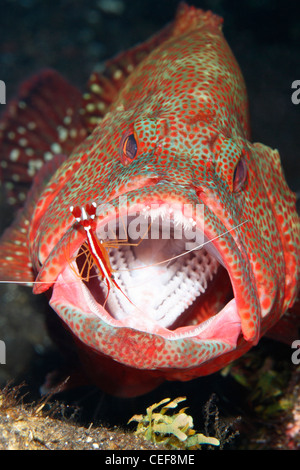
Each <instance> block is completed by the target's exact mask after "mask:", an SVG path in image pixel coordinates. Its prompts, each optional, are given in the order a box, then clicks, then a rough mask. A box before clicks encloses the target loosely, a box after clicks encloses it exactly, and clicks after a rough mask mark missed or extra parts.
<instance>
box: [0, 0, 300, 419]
mask: <svg viewBox="0 0 300 470" xmlns="http://www.w3.org/2000/svg"><path fill="white" fill-rule="evenodd" d="M179 3H180V2H179V1H178V0H126V1H125V0H123V1H122V0H115V1H113V0H108V1H107V0H105V1H104V0H98V1H96V0H77V1H74V0H62V1H55V0H54V1H53V0H0V79H1V80H4V81H5V83H6V87H7V98H8V99H9V98H11V97H13V96H14V95H15V94H16V92H17V88H18V85H19V84H20V83H21V82H22V81H23V80H24V79H26V78H28V77H29V76H30V75H32V74H34V73H36V72H38V71H39V70H40V69H42V68H44V67H52V68H54V69H57V70H58V71H59V72H61V73H62V74H63V75H64V76H65V77H66V78H68V79H69V80H70V81H71V82H72V83H73V84H75V85H77V86H78V87H80V88H81V89H82V90H84V87H85V83H86V81H87V79H88V77H89V75H90V74H91V72H92V71H93V70H94V69H95V68H96V69H97V67H99V65H100V64H101V62H103V61H104V60H105V59H108V58H110V57H111V56H113V55H115V54H116V53H118V52H119V51H120V50H124V49H126V48H128V47H131V46H133V45H134V44H136V43H137V42H142V41H143V40H145V39H147V38H148V37H149V36H150V35H151V34H153V33H155V32H156V31H157V30H159V29H160V28H161V27H162V26H164V25H165V24H166V23H167V22H169V21H171V20H172V18H173V17H174V14H175V11H176V7H177V5H178V4H179ZM188 3H190V4H193V5H195V6H197V7H201V8H203V9H212V10H213V11H214V12H215V13H218V14H220V15H221V16H223V17H224V33H225V37H226V38H227V40H228V42H229V44H230V46H231V48H232V50H233V52H234V54H235V56H236V57H237V60H238V62H239V64H240V66H241V69H242V71H243V73H244V77H245V80H246V84H247V87H248V92H249V101H250V113H251V124H252V136H253V140H254V141H260V142H262V143H264V144H266V145H269V146H271V147H275V148H278V149H279V151H280V154H281V157H282V163H283V167H284V170H285V173H286V177H287V180H288V182H289V184H290V186H291V187H292V189H293V190H294V191H297V192H299V193H300V158H299V152H300V151H299V144H300V137H299V124H300V119H299V117H300V104H299V105H298V106H296V105H294V104H292V102H291V94H292V90H291V84H292V82H293V81H294V80H297V79H298V80H300V60H299V55H300V2H298V1H292V0H286V1H283V0H276V1H275V0H245V1H238V0H232V1H229V0H203V1H199V0H198V1H197V0H194V1H193V2H192V1H190V2H188ZM0 106H1V108H0V111H1V109H2V107H3V110H4V109H5V106H4V105H0ZM0 214H1V217H0V219H1V226H2V227H4V226H5V225H7V223H8V220H9V219H10V218H11V214H10V210H9V209H8V208H7V207H6V206H5V200H4V201H3V202H2V205H1V206H0ZM45 304H46V302H45V299H44V298H42V297H41V298H39V297H34V296H33V295H32V294H31V291H30V289H26V288H25V287H17V286H14V285H10V286H1V289H0V339H4V340H5V343H6V346H7V364H6V365H5V366H3V365H1V366H0V385H1V384H4V383H6V382H7V381H8V380H10V379H12V378H14V379H17V380H21V379H25V380H26V381H27V382H29V384H31V385H32V384H33V385H32V387H33V388H34V387H35V389H36V390H37V388H38V386H39V385H40V384H41V383H42V382H43V377H44V375H45V370H52V368H53V367H55V364H56V360H57V359H56V356H55V355H54V356H53V355H52V353H51V354H50V353H49V350H51V342H50V340H49V338H48V336H47V334H46V332H45V327H44V319H43V315H42V313H43V310H44V309H45ZM272 347H273V348H274V346H272ZM275 349H276V351H277V355H278V354H279V356H280V354H281V350H280V348H279V346H278V347H277V346H276V347H275ZM278 351H279V352H278ZM283 354H286V350H285V352H283ZM194 383H196V385H194V387H196V388H194V390H193V389H192V388H191V384H182V386H181V387H179V386H175V385H174V386H173V384H172V385H171V384H167V385H166V387H167V388H166V389H165V390H166V391H162V389H159V391H158V395H156V396H155V397H151V398H147V401H146V403H147V405H149V404H151V403H154V401H155V400H160V399H162V398H164V397H165V396H169V395H170V396H172V397H175V396H178V395H180V394H184V395H186V394H190V400H191V401H192V402H195V401H197V400H198V398H197V397H198V396H199V400H200V395H201V394H200V392H201V393H203V389H206V388H207V391H206V393H204V397H203V398H201V400H200V401H202V403H205V400H207V397H209V395H210V393H211V390H217V389H220V388H221V389H222V392H221V395H222V397H223V402H224V403H226V404H227V405H226V406H227V408H228V409H229V410H230V409H231V408H232V403H233V401H236V400H237V394H239V391H237V390H236V389H235V385H234V384H233V383H232V382H230V381H229V382H226V381H224V380H223V379H222V378H221V376H218V377H217V379H216V378H212V379H211V378H204V379H199V381H194ZM195 390H196V391H195ZM87 397H88V398H87V399H86V400H85V401H89V400H90V398H89V395H87ZM199 400H198V401H199ZM78 402H79V403H80V405H82V403H84V400H81V401H80V399H79V401H78ZM125 402H126V401H125ZM96 408H97V412H99V413H100V417H101V418H103V417H104V419H107V420H108V421H109V422H114V419H112V418H111V414H110V411H109V410H112V409H115V410H117V412H118V413H119V414H120V416H121V415H122V412H123V411H124V408H126V409H127V411H128V413H129V415H128V417H129V416H131V415H132V414H134V413H138V412H142V411H143V409H144V408H145V407H144V406H143V407H142V408H139V405H138V404H137V402H136V401H129V402H126V404H124V401H122V400H119V401H118V400H117V401H116V400H115V399H112V398H108V397H106V398H103V395H101V398H100V401H99V399H98V401H97V405H96ZM229 413H230V411H229ZM232 413H233V415H236V413H237V409H235V410H234V411H233V412H232ZM117 421H118V420H117ZM125 421H126V420H125ZM125 421H123V422H125Z"/></svg>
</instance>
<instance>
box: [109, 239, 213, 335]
mask: <svg viewBox="0 0 300 470" xmlns="http://www.w3.org/2000/svg"><path fill="white" fill-rule="evenodd" d="M110 260H111V265H112V267H113V269H114V270H115V279H116V282H117V283H118V285H119V286H120V288H121V290H122V291H123V292H124V293H125V294H126V295H127V296H128V297H129V298H130V300H131V302H132V303H133V304H134V305H132V304H130V303H129V302H128V299H126V297H125V296H124V295H123V294H122V292H120V290H118V289H116V288H114V287H113V288H112V289H111V292H110V295H109V298H108V301H107V307H108V308H109V311H110V312H112V315H113V316H114V318H116V319H118V320H120V321H122V320H124V319H126V318H128V317H130V316H131V315H137V310H138V311H139V313H138V314H139V315H141V316H143V315H144V317H145V319H146V318H147V319H149V318H150V319H151V320H152V321H153V322H156V323H158V324H159V325H160V326H162V327H165V328H168V327H169V326H171V325H172V324H173V323H174V322H175V321H176V320H177V318H179V317H180V315H181V314H182V313H183V312H184V311H185V310H186V309H187V308H188V307H189V306H190V305H191V304H192V303H193V302H194V300H195V299H196V298H197V297H198V296H199V294H203V293H204V292H205V291H206V289H207V286H208V282H209V281H210V280H211V279H212V278H213V276H214V275H215V274H216V272H217V270H218V266H219V262H218V261H217V259H216V258H215V257H213V256H212V255H210V254H209V253H208V252H207V251H206V250H205V249H201V250H197V251H194V252H192V253H190V254H188V255H186V256H184V257H179V258H178V259H176V260H175V262H173V263H172V264H169V265H168V266H166V265H165V264H162V265H156V266H155V265H154V266H151V265H150V266H146V265H144V266H141V263H140V262H139V260H138V259H137V258H136V257H135V255H134V247H132V246H129V245H127V246H123V247H121V248H119V249H112V250H111V252H110ZM135 306H136V307H135Z"/></svg>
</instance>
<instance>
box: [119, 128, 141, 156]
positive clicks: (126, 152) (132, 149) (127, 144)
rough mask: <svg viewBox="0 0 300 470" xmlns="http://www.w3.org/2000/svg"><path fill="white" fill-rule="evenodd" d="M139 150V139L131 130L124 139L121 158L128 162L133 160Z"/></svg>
mask: <svg viewBox="0 0 300 470" xmlns="http://www.w3.org/2000/svg"><path fill="white" fill-rule="evenodd" d="M137 151H138V145H137V140H136V137H135V134H134V132H131V133H130V134H127V135H126V136H125V138H123V139H122V142H121V153H122V155H121V158H122V161H123V162H124V163H125V164H127V163H129V162H130V161H131V160H133V159H134V158H135V157H136V155H137Z"/></svg>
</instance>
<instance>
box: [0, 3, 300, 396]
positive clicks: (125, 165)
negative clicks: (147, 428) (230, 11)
mask: <svg viewBox="0 0 300 470" xmlns="http://www.w3.org/2000/svg"><path fill="white" fill-rule="evenodd" d="M0 132H1V134H0V152H1V172H2V181H3V185H4V187H5V190H6V194H7V200H8V203H10V204H12V205H19V206H22V208H21V209H20V210H19V212H18V214H17V217H16V219H15V221H14V222H13V224H12V226H11V227H9V228H8V229H7V230H6V231H5V232H4V234H3V236H2V239H1V244H0V258H1V266H0V276H1V280H2V281H14V282H19V283H27V284H29V285H33V292H34V293H35V294H39V293H41V292H46V293H47V295H48V297H49V299H50V305H51V307H52V309H53V310H54V311H55V312H56V314H57V316H58V318H59V321H60V322H61V324H62V325H63V326H64V327H65V330H66V331H67V332H68V338H69V341H70V342H72V343H73V344H72V346H71V345H70V348H71V347H73V346H74V345H75V346H76V348H77V350H78V357H79V359H80V364H81V368H82V371H84V374H85V375H87V376H88V377H90V379H91V380H92V381H93V382H94V383H95V384H97V385H98V386H99V387H100V388H102V389H104V390H106V391H108V392H109V393H112V394H115V395H119V396H135V395H139V394H142V393H145V392H147V391H149V390H151V389H153V388H154V387H156V386H157V385H158V384H159V383H161V382H162V381H164V380H181V381H186V380H190V379H193V378H196V377H199V376H201V375H205V374H210V373H212V372H215V371H217V370H219V369H220V368H221V367H223V366H225V365H226V364H228V363H229V362H230V361H232V360H233V359H236V358H238V357H239V356H241V355H242V354H244V353H245V352H246V351H248V350H249V349H250V348H251V347H252V346H253V345H255V344H257V342H258V341H259V339H260V338H261V336H262V335H264V334H265V333H266V332H267V330H269V329H270V328H271V327H273V326H274V325H275V324H277V322H278V321H279V320H280V318H281V317H282V316H283V315H284V317H283V319H281V322H282V321H283V320H285V321H286V323H287V322H288V320H289V315H290V313H289V312H290V311H291V309H292V307H293V305H294V304H295V302H296V299H297V293H298V290H299V272H300V271H299V270H300V268H299V266H300V263H299V261H300V241H299V232H300V223H299V217H298V215H297V213H296V205H295V195H294V194H293V193H292V192H291V191H290V189H289V188H288V186H287V183H286V181H285V178H284V175H283V172H282V168H281V163H280V157H279V154H278V151H277V150H273V149H271V148H269V147H267V146H266V145H263V144H260V143H253V142H251V140H250V130H249V117H248V103H247V95H246V89H245V84H244V80H243V77H242V74H241V71H240V69H239V66H238V64H237V62H236V60H235V58H234V56H233V54H232V52H231V50H230V48H229V46H228V44H227V43H226V41H225V39H224V37H223V34H222V19H221V18H220V17H218V16H217V15H215V14H213V13H211V12H209V11H207V12H204V11H202V10H199V9H196V8H194V7H192V6H187V5H186V4H181V5H180V7H179V8H178V12H177V15H176V18H175V20H174V21H173V22H172V23H171V24H169V25H168V26H166V27H165V28H164V29H163V30H162V31H161V32H159V33H158V34H156V35H155V36H153V37H152V38H150V39H149V40H148V41H146V42H145V43H143V44H141V45H138V46H137V47H135V48H133V49H131V50H129V51H127V52H123V53H121V54H119V55H118V56H117V57H115V58H114V59H112V60H110V61H108V62H107V63H106V67H105V69H104V71H103V72H101V73H93V74H92V75H91V78H90V80H89V83H88V90H87V92H86V93H85V94H84V95H83V96H82V95H81V93H80V92H79V91H78V90H77V89H76V88H74V87H73V86H71V85H70V84H69V83H68V82H67V81H66V80H65V79H64V78H62V77H61V76H60V75H59V74H58V73H56V72H54V71H51V70H45V71H43V72H41V74H40V75H38V76H36V77H34V78H33V79H31V80H29V81H28V82H26V83H25V84H24V85H23V86H21V88H20V92H19V96H18V98H17V99H15V100H14V101H13V102H11V103H10V104H9V105H8V107H7V110H6V112H5V114H4V115H3V117H2V120H1V122H0ZM29 186H31V188H30V190H29V191H28V189H29ZM279 324H280V322H279V323H278V325H279ZM4 339H5V338H4ZM64 346H65V348H66V347H68V346H67V344H65V345H64Z"/></svg>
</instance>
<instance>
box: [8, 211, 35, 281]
mask: <svg viewBox="0 0 300 470" xmlns="http://www.w3.org/2000/svg"><path fill="white" fill-rule="evenodd" d="M27 216H28V213H27V210H26V208H25V209H23V210H22V211H20V212H19V213H18V215H17V217H16V219H15V221H14V222H13V224H12V225H11V226H10V227H8V228H7V229H6V230H5V232H4V233H3V235H2V237H1V239H0V260H1V262H0V281H4V282H10V281H11V282H13V281H14V282H16V283H18V282H20V283H22V284H24V281H28V283H30V282H32V281H34V279H35V275H34V271H33V269H32V264H31V260H30V254H29V249H28V230H29V220H28V217H27Z"/></svg>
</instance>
